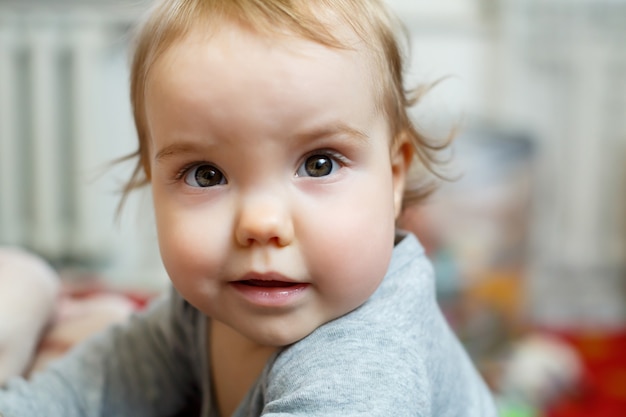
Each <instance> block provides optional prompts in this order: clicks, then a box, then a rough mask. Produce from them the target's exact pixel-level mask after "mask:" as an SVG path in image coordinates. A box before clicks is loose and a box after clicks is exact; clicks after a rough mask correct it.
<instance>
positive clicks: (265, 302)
mask: <svg viewBox="0 0 626 417" xmlns="http://www.w3.org/2000/svg"><path fill="white" fill-rule="evenodd" d="M231 285H232V288H234V289H235V290H236V292H237V293H238V294H239V295H240V296H241V297H243V299H245V300H246V301H247V302H248V303H250V304H252V305H256V306H259V307H272V308H278V307H281V308H282V307H287V306H293V305H294V303H298V302H299V301H298V300H301V298H302V297H303V295H304V294H305V293H307V289H308V288H309V284H308V283H303V282H296V281H294V280H292V279H290V278H287V277H285V276H283V275H281V274H278V273H268V274H258V273H249V274H246V275H244V276H243V277H242V279H240V280H237V281H233V282H231Z"/></svg>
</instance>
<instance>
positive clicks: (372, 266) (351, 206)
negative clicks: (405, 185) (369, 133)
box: [307, 178, 395, 308]
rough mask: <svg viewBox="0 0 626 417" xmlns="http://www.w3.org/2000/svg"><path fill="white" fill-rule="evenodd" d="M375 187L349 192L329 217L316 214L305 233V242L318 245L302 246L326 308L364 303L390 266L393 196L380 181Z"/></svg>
mask: <svg viewBox="0 0 626 417" xmlns="http://www.w3.org/2000/svg"><path fill="white" fill-rule="evenodd" d="M380 181H381V182H382V185H381V186H379V187H370V186H368V187H361V188H359V189H354V188H353V189H352V192H351V193H349V197H348V196H346V197H345V198H342V199H341V200H336V201H335V202H334V204H331V207H329V208H328V210H327V211H326V213H330V214H329V215H327V216H320V215H319V214H317V217H316V218H318V221H317V222H316V223H317V225H316V226H313V227H312V229H311V230H309V233H310V234H311V235H313V234H315V236H316V237H315V238H311V239H310V240H311V241H312V242H314V243H315V242H317V245H315V244H313V245H310V246H307V251H310V252H309V253H310V254H312V256H311V257H309V258H308V259H309V268H311V269H312V270H314V271H315V275H316V276H319V277H322V278H321V285H322V286H324V287H325V292H326V295H327V296H328V297H329V299H331V300H332V301H331V302H334V303H340V304H343V305H344V306H346V307H348V308H354V307H357V306H358V305H360V304H361V303H362V302H363V301H365V300H366V299H367V298H369V296H370V295H371V294H372V293H373V292H374V291H375V290H376V288H377V287H378V285H379V284H380V281H381V280H382V278H383V277H384V275H385V273H386V272H387V268H388V266H389V260H390V258H391V252H392V250H393V240H394V233H395V216H394V206H393V193H392V191H391V190H390V187H389V185H388V184H389V183H388V182H387V181H386V180H385V179H384V178H383V179H381V180H380ZM389 181H390V180H389ZM370 185H371V183H370ZM355 202H356V203H357V204H355ZM311 216H315V214H314V213H311ZM307 240H309V239H307ZM323 289H324V288H323Z"/></svg>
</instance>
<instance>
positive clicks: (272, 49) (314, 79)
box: [145, 25, 380, 139]
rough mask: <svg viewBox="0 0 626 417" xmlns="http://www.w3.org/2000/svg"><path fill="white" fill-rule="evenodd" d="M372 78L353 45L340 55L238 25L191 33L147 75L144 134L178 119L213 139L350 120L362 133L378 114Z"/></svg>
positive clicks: (181, 124)
mask: <svg viewBox="0 0 626 417" xmlns="http://www.w3.org/2000/svg"><path fill="white" fill-rule="evenodd" d="M372 78H373V77H372V74H371V65H370V61H369V59H367V54H366V52H365V51H364V49H363V48H361V47H358V45H357V47H354V48H342V49H340V48H334V47H329V46H325V45H322V44H320V43H316V42H313V41H310V40H306V39H303V38H301V37H295V36H262V35H259V34H258V33H255V32H253V31H251V30H248V29H245V28H242V27H240V26H237V25H229V26H224V27H221V28H220V29H219V30H217V31H213V32H211V33H207V32H206V31H201V30H196V31H192V32H190V33H189V34H188V35H187V36H186V37H185V38H183V39H182V40H180V41H178V42H176V43H175V44H173V45H172V46H171V47H170V48H169V50H168V51H166V53H165V54H163V55H162V56H161V57H160V58H159V60H158V61H157V62H156V63H155V64H154V66H153V68H152V70H151V73H150V76H149V78H148V82H147V85H146V91H145V94H146V113H147V116H148V119H149V123H148V124H149V125H150V126H149V128H148V129H149V130H150V131H152V132H153V133H157V132H163V131H165V130H168V129H170V128H171V127H172V126H174V125H171V124H169V125H165V124H164V123H165V121H176V124H175V126H176V129H180V130H182V131H185V130H189V131H191V130H195V129H196V127H197V126H207V128H208V126H210V128H211V135H215V136H216V137H220V138H229V137H232V138H234V137H237V138H245V137H260V136H262V135H261V134H260V133H257V132H263V134H266V136H267V137H271V136H272V135H276V136H280V135H284V134H285V132H286V131H290V132H302V131H310V130H315V128H316V127H319V126H324V125H326V126H328V125H332V124H335V123H338V122H341V123H344V122H347V123H349V124H350V125H353V126H359V127H363V129H361V130H365V131H366V130H367V127H368V126H370V125H371V123H372V121H373V120H374V119H375V117H374V116H376V115H377V105H376V100H375V94H374V93H373V89H372V85H371V80H372ZM155 115H166V116H167V117H166V119H160V118H159V117H158V116H155ZM378 116H380V114H378ZM225 121H228V123H225ZM150 136H153V135H150ZM153 139H155V138H154V137H153Z"/></svg>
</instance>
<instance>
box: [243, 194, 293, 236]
mask: <svg viewBox="0 0 626 417" xmlns="http://www.w3.org/2000/svg"><path fill="white" fill-rule="evenodd" d="M236 222H237V223H236V226H235V227H236V230H235V238H236V240H237V243H238V244H240V245H241V246H252V245H254V244H259V245H268V244H274V245H276V246H279V247H282V246H287V245H289V244H290V243H291V242H292V240H293V237H294V230H293V222H292V218H291V213H290V210H289V207H288V203H286V202H285V201H284V200H283V199H282V198H281V197H279V196H276V195H264V196H258V195H257V196H250V197H247V198H244V199H242V200H241V201H240V205H239V213H238V216H237V220H236Z"/></svg>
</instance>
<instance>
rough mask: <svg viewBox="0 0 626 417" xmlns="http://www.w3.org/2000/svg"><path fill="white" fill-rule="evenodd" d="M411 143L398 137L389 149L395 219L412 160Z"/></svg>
mask: <svg viewBox="0 0 626 417" xmlns="http://www.w3.org/2000/svg"><path fill="white" fill-rule="evenodd" d="M413 155H414V150H413V145H412V144H411V143H410V142H409V141H408V140H406V139H404V138H402V139H401V138H398V140H397V142H396V143H395V144H394V145H392V149H391V175H392V181H393V204H394V209H395V212H396V219H397V218H398V216H399V215H400V212H401V211H402V199H403V196H404V189H405V186H406V181H407V177H408V173H409V168H410V167H411V162H412V161H413Z"/></svg>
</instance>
